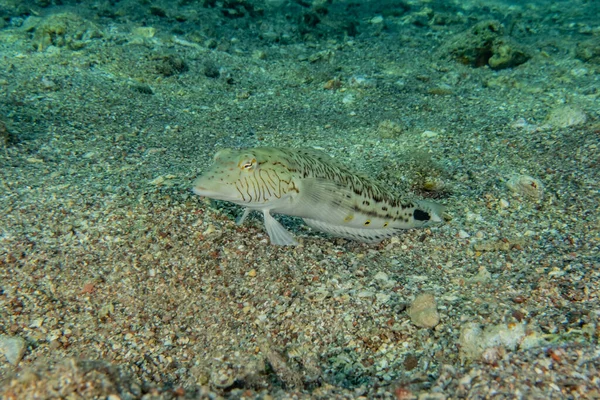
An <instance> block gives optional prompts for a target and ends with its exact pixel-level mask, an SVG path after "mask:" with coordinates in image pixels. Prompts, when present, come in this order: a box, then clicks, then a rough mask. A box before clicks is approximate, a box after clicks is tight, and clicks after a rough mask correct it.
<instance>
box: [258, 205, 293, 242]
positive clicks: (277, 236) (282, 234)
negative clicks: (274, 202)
mask: <svg viewBox="0 0 600 400" xmlns="http://www.w3.org/2000/svg"><path fill="white" fill-rule="evenodd" d="M263 215H264V217H265V228H266V229H267V233H268V234H269V239H271V243H272V244H275V245H278V246H297V245H298V241H297V240H296V239H294V236H292V234H291V233H289V232H288V231H287V229H285V228H284V227H283V225H281V224H280V223H279V222H277V220H276V219H275V218H273V216H272V215H271V213H270V212H269V210H264V211H263Z"/></svg>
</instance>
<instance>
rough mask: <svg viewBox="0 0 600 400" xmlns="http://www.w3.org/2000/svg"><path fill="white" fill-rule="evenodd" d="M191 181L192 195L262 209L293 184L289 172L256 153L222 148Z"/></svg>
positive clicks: (256, 151)
mask: <svg viewBox="0 0 600 400" xmlns="http://www.w3.org/2000/svg"><path fill="white" fill-rule="evenodd" d="M213 161H214V163H213V165H212V166H211V167H210V168H209V169H208V170H207V171H205V172H204V173H203V174H202V175H201V176H200V177H199V178H198V179H196V181H195V182H194V187H193V188H192V190H193V192H194V193H195V194H197V195H199V196H205V197H209V198H211V199H215V200H224V201H230V202H232V203H236V204H240V205H245V206H247V207H257V208H258V207H263V206H266V205H268V203H270V202H273V201H276V200H279V199H281V198H282V197H283V196H284V195H285V194H286V193H287V192H288V191H289V188H290V183H291V184H292V185H293V182H292V179H291V177H290V171H289V170H287V168H285V166H284V165H283V164H282V163H277V162H276V163H273V162H272V161H273V156H272V155H269V154H267V153H265V152H264V151H263V152H261V151H260V150H256V149H250V150H232V149H225V150H221V151H219V152H218V153H217V154H215V156H214V159H213Z"/></svg>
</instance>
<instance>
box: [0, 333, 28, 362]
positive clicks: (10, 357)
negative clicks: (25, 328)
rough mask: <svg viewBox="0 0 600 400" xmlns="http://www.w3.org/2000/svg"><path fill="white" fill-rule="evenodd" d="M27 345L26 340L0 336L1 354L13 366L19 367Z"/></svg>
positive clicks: (18, 337)
mask: <svg viewBox="0 0 600 400" xmlns="http://www.w3.org/2000/svg"><path fill="white" fill-rule="evenodd" d="M26 345H27V344H26V342H25V339H23V338H22V337H20V336H7V335H0V352H1V353H3V354H4V356H5V357H6V360H7V361H8V362H9V363H10V364H11V365H17V364H18V363H19V361H21V359H22V358H23V355H24V354H25V348H26Z"/></svg>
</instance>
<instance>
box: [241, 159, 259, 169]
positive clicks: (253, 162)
mask: <svg viewBox="0 0 600 400" xmlns="http://www.w3.org/2000/svg"><path fill="white" fill-rule="evenodd" d="M255 166H256V158H253V159H252V160H250V161H245V162H241V163H240V168H241V169H247V170H251V169H252V168H254V167H255Z"/></svg>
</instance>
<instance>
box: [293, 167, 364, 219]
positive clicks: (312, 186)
mask: <svg viewBox="0 0 600 400" xmlns="http://www.w3.org/2000/svg"><path fill="white" fill-rule="evenodd" d="M300 192H301V194H302V197H301V198H300V199H299V202H300V203H302V202H306V204H304V205H302V206H303V208H305V209H310V210H311V215H310V218H312V219H315V220H320V221H324V222H328V223H332V224H342V223H343V222H345V221H348V218H352V217H353V216H354V214H355V213H356V211H355V209H354V202H355V195H354V193H353V192H352V191H351V190H350V189H348V188H347V187H345V186H343V185H341V184H338V183H335V182H332V181H328V180H326V179H320V178H308V179H304V180H303V181H302V187H301V189H300ZM319 205H323V206H324V207H319Z"/></svg>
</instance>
